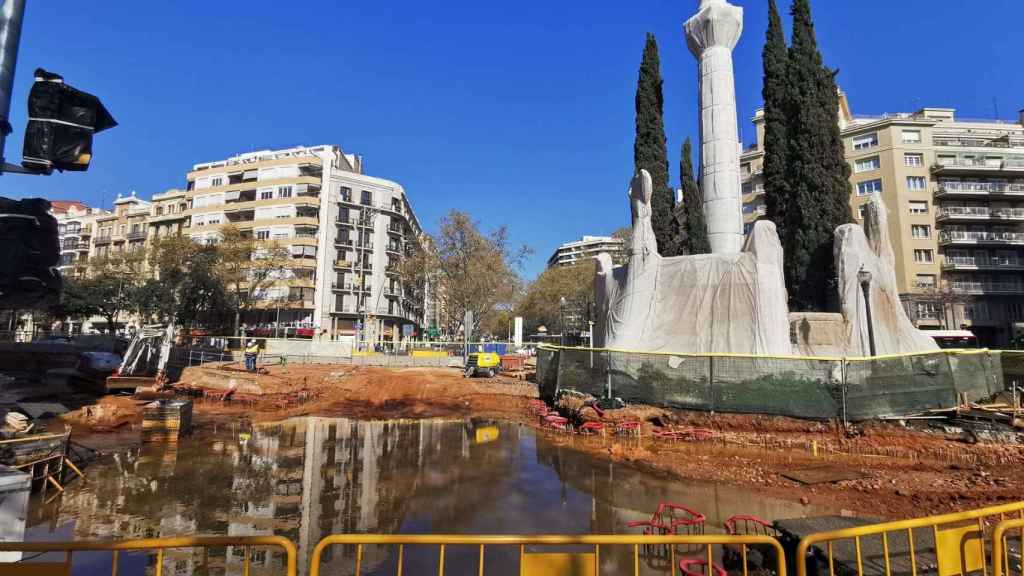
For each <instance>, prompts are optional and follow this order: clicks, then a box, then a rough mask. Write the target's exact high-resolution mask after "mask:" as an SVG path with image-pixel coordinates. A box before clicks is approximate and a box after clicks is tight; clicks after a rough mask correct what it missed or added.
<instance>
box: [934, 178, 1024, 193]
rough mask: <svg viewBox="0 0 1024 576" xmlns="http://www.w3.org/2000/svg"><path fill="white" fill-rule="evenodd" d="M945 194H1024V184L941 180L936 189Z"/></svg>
mask: <svg viewBox="0 0 1024 576" xmlns="http://www.w3.org/2000/svg"><path fill="white" fill-rule="evenodd" d="M936 190H937V192H938V193H940V194H943V193H946V194H1024V184H1020V183H1013V184H1008V183H1003V182H973V181H960V182H939V186H938V188H937V189H936Z"/></svg>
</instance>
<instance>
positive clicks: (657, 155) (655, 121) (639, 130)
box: [633, 32, 679, 256]
mask: <svg viewBox="0 0 1024 576" xmlns="http://www.w3.org/2000/svg"><path fill="white" fill-rule="evenodd" d="M661 84H662V81H661V70H660V63H659V58H658V43H657V41H656V40H655V38H654V34H651V33H649V32H648V33H647V43H646V44H645V45H644V54H643V59H642V60H641V62H640V75H639V78H638V79H637V85H636V140H635V141H634V142H633V163H634V165H635V166H634V171H635V172H637V173H639V172H640V170H641V169H645V170H647V171H648V172H649V173H650V174H651V182H652V184H653V188H652V194H651V226H652V227H653V228H654V237H655V239H656V240H657V243H658V252H659V253H660V254H661V255H662V256H675V255H677V254H679V248H678V246H677V245H676V243H675V239H676V236H677V235H678V232H677V230H676V224H675V218H674V217H673V209H674V208H675V202H674V198H673V197H672V190H671V189H670V188H669V185H668V152H667V151H666V148H665V122H664V118H663V115H662V110H663V108H664V97H663V96H662V92H661Z"/></svg>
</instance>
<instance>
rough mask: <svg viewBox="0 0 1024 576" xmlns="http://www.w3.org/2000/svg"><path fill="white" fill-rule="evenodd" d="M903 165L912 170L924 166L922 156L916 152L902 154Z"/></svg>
mask: <svg viewBox="0 0 1024 576" xmlns="http://www.w3.org/2000/svg"><path fill="white" fill-rule="evenodd" d="M903 165H904V166H910V167H912V168H916V167H918V166H924V154H920V153H918V152H914V153H907V154H904V155H903Z"/></svg>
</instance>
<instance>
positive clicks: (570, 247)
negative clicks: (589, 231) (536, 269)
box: [548, 236, 626, 268]
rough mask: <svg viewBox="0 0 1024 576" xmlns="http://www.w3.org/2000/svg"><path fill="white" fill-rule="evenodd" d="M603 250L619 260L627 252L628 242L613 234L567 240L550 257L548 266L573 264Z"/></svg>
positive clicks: (613, 258)
mask: <svg viewBox="0 0 1024 576" xmlns="http://www.w3.org/2000/svg"><path fill="white" fill-rule="evenodd" d="M601 252H607V253H608V254H610V255H611V256H612V260H615V261H616V262H618V261H619V260H620V258H621V257H622V256H623V255H624V254H625V252H626V244H625V242H624V241H623V240H622V239H621V238H615V237H613V236H584V237H582V238H580V239H579V240H575V241H573V242H566V243H565V244H562V245H561V246H559V247H558V248H556V249H555V252H554V253H553V254H552V255H551V257H550V258H548V268H551V267H552V266H572V265H574V264H578V263H579V262H581V261H583V260H586V259H588V258H593V257H595V256H597V255H598V254H600V253H601Z"/></svg>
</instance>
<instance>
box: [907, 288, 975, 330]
mask: <svg viewBox="0 0 1024 576" xmlns="http://www.w3.org/2000/svg"><path fill="white" fill-rule="evenodd" d="M914 300H915V302H923V303H926V304H930V305H932V306H933V307H934V308H935V310H936V311H937V312H938V313H939V319H940V320H941V321H942V327H943V328H945V329H947V330H957V329H959V328H960V325H961V324H963V321H964V316H963V312H961V315H960V316H959V322H958V321H957V320H958V317H957V308H958V307H960V308H964V307H966V306H967V305H969V304H971V303H973V302H974V301H976V300H977V298H976V297H975V296H972V295H970V294H965V293H962V292H956V291H954V290H953V289H952V287H950V285H949V283H948V282H946V283H943V284H942V285H936V286H931V287H928V288H925V289H923V290H922V291H921V292H920V293H918V294H917V295H916V296H915V298H914Z"/></svg>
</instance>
